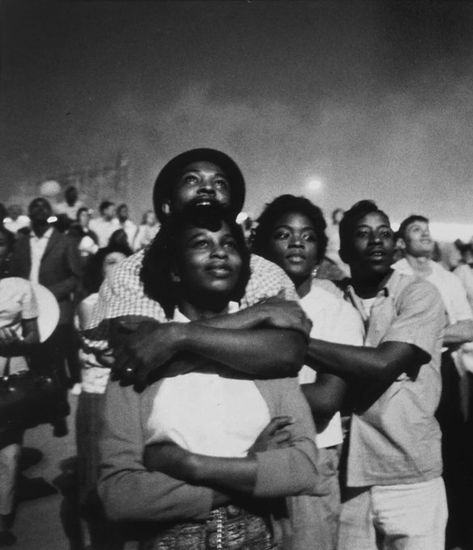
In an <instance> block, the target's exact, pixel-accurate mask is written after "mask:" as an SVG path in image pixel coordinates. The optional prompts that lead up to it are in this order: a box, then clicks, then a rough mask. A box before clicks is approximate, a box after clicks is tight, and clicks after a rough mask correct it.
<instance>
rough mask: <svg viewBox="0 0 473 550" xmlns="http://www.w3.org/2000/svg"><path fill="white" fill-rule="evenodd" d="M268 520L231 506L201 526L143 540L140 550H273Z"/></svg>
mask: <svg viewBox="0 0 473 550" xmlns="http://www.w3.org/2000/svg"><path fill="white" fill-rule="evenodd" d="M276 548H277V546H276V545H274V543H273V542H272V536H271V531H270V528H269V523H268V519H267V518H264V517H261V516H258V515H255V514H252V513H250V512H248V511H247V510H245V509H243V508H239V507H238V506H235V505H233V504H230V505H228V506H222V507H220V508H216V509H215V510H212V511H211V512H210V516H209V519H208V520H207V521H205V522H203V523H195V522H194V523H179V524H177V525H174V526H173V527H170V528H166V529H163V530H161V531H160V532H159V533H158V534H156V535H155V536H153V537H152V538H149V539H147V540H145V541H142V542H141V544H140V550H272V549H276Z"/></svg>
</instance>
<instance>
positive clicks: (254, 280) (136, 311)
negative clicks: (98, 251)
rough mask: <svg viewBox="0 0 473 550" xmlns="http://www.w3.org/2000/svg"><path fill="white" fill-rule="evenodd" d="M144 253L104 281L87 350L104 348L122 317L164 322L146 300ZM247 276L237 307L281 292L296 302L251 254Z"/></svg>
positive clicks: (282, 280) (279, 273) (277, 274)
mask: <svg viewBox="0 0 473 550" xmlns="http://www.w3.org/2000/svg"><path fill="white" fill-rule="evenodd" d="M143 257H144V251H143V250H140V251H139V252H136V253H135V254H133V255H132V256H130V257H129V258H126V259H125V260H123V261H122V262H120V264H119V265H117V267H116V268H115V270H114V272H113V274H112V277H111V280H110V281H104V283H103V284H102V286H101V288H100V293H99V300H98V302H97V305H96V307H95V310H94V314H93V316H92V320H91V322H90V324H89V325H88V326H87V327H85V328H86V330H85V331H84V333H83V336H84V339H85V343H86V345H87V346H88V347H91V348H94V349H96V350H105V349H107V348H108V330H109V323H108V320H110V319H116V318H117V317H123V316H125V315H139V316H143V317H150V318H152V319H155V320H157V321H160V322H166V321H168V319H167V318H166V315H165V314H164V311H163V309H162V307H161V306H160V305H159V303H158V302H156V301H154V300H152V299H151V298H148V297H147V296H146V295H145V293H144V290H143V283H142V282H141V280H140V270H141V266H142V263H143ZM250 266H251V277H250V280H249V281H248V284H247V286H246V291H245V295H244V297H243V298H242V301H241V307H242V308H244V307H248V306H251V305H254V304H256V303H257V302H259V301H261V300H263V299H265V298H269V297H271V296H275V295H277V294H278V293H279V292H281V291H283V296H284V298H285V299H286V300H298V296H297V293H296V290H295V288H294V285H293V283H292V282H291V280H290V279H289V277H288V276H287V275H286V273H285V272H284V271H283V270H282V269H281V268H280V267H279V266H277V265H276V264H274V263H272V262H270V261H268V260H266V259H265V258H262V257H261V256H256V255H255V254H253V255H252V256H251V261H250Z"/></svg>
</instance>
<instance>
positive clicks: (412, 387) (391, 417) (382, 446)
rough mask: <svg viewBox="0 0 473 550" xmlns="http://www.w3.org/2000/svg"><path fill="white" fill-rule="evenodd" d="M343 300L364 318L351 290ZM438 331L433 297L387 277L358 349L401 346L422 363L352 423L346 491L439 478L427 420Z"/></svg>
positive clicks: (440, 316)
mask: <svg viewBox="0 0 473 550" xmlns="http://www.w3.org/2000/svg"><path fill="white" fill-rule="evenodd" d="M347 296H349V297H350V298H351V301H352V302H353V303H354V305H356V306H357V309H358V310H359V311H360V314H361V315H362V316H363V315H365V314H363V313H362V311H363V310H362V306H361V304H360V303H359V302H360V300H359V298H358V297H357V296H356V295H355V294H354V291H353V288H351V287H348V288H347ZM444 327H445V310H444V307H443V303H442V299H441V297H440V295H439V292H438V291H437V289H436V288H435V287H434V286H433V285H432V284H431V283H429V282H427V281H425V280H423V279H420V278H418V277H414V276H411V275H405V274H402V273H400V272H398V271H394V272H393V273H392V275H391V277H390V278H389V280H388V282H387V284H386V286H385V287H384V288H383V289H381V290H380V291H379V293H378V295H377V296H376V300H375V302H374V304H373V306H372V308H371V312H370V316H369V319H367V320H366V335H365V346H370V347H377V346H378V345H379V344H381V343H382V342H404V343H408V344H412V345H413V346H415V347H416V348H418V349H420V350H422V351H423V352H424V353H425V356H426V357H427V358H428V360H427V362H426V363H425V364H423V365H422V366H421V367H420V368H418V369H413V370H412V371H410V370H409V369H406V371H405V372H403V373H402V374H401V375H400V376H399V377H398V378H397V379H396V380H395V381H394V382H393V383H392V384H391V385H390V386H389V387H388V389H387V390H386V391H385V392H384V393H383V394H382V395H381V396H380V397H379V398H378V399H377V400H376V401H375V402H374V403H373V404H372V405H371V406H369V408H365V410H357V411H356V412H355V413H354V414H353V415H352V422H351V430H350V439H349V450H348V465H347V484H348V485H349V486H351V487H362V486H372V485H398V484H407V483H417V482H421V481H427V480H430V479H433V478H436V477H438V476H440V475H441V473H442V458H441V449H440V442H441V432H440V428H439V425H438V423H437V420H436V419H435V416H434V415H435V411H436V409H437V406H438V403H439V400H440V391H441V377H440V354H441V347H442V338H443V329H444ZM366 384H369V382H366ZM360 391H363V388H361V389H360Z"/></svg>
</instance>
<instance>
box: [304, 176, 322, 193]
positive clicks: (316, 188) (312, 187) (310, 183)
mask: <svg viewBox="0 0 473 550" xmlns="http://www.w3.org/2000/svg"><path fill="white" fill-rule="evenodd" d="M305 186H306V189H307V191H308V192H309V193H320V192H321V191H322V189H323V187H324V184H323V181H322V180H321V179H320V178H316V177H315V178H310V179H308V180H307V182H306V184H305Z"/></svg>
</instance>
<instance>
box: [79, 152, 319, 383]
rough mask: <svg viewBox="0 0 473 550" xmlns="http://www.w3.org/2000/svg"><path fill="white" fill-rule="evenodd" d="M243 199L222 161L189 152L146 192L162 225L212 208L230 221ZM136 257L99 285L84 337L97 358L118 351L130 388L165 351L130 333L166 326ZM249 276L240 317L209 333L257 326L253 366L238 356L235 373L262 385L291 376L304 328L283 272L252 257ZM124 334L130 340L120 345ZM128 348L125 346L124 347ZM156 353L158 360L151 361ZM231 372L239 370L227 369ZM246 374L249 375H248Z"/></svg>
mask: <svg viewBox="0 0 473 550" xmlns="http://www.w3.org/2000/svg"><path fill="white" fill-rule="evenodd" d="M244 198H245V181H244V178H243V175H242V173H241V171H240V169H239V168H238V166H237V164H236V163H235V162H234V161H233V160H232V159H231V158H230V157H229V156H228V155H226V154H225V153H222V152H221V151H217V150H215V149H193V150H190V151H186V152H184V153H182V154H180V155H178V156H176V157H174V158H173V159H172V160H171V161H169V162H168V163H167V164H166V165H165V166H164V168H163V169H162V170H161V172H160V173H159V174H158V177H157V179H156V182H155V186H154V190H153V203H154V208H155V211H156V215H157V216H158V218H159V220H160V221H161V222H163V221H165V219H166V216H167V215H168V214H169V213H171V212H179V211H182V210H183V209H184V208H205V207H206V206H209V205H213V204H218V205H220V206H221V207H222V208H224V209H226V210H228V211H229V212H231V214H232V215H233V216H234V217H235V218H236V216H237V215H238V213H239V212H240V211H241V209H242V207H243V202H244ZM143 256H144V251H139V252H137V253H135V254H134V255H133V256H131V257H130V258H127V259H126V260H124V261H123V262H122V263H121V264H120V265H119V266H117V268H116V270H115V272H114V275H113V277H112V280H111V281H110V283H104V285H103V286H102V288H101V292H100V299H99V303H98V307H97V310H96V316H95V319H94V320H93V323H92V327H91V328H92V330H90V331H87V332H86V335H87V337H88V339H89V340H88V341H89V344H91V345H92V346H93V347H94V348H95V349H101V350H104V351H105V350H107V348H108V343H107V341H105V340H107V339H109V337H110V335H111V334H112V336H113V335H115V338H112V340H113V341H114V342H115V343H117V342H118V343H119V344H120V346H121V351H122V353H121V356H122V357H123V356H128V357H129V361H128V363H127V362H126V361H125V362H123V360H122V361H121V364H120V373H123V372H124V371H128V375H130V374H131V377H130V381H132V380H133V372H134V373H135V374H136V369H137V368H138V370H139V371H140V373H141V375H143V372H145V373H147V371H148V370H151V369H152V368H157V367H159V366H160V363H159V361H158V362H157V357H158V355H159V357H160V358H162V357H163V353H162V349H163V346H165V345H166V343H165V342H160V341H159V337H158V332H155V333H153V328H152V327H151V329H150V327H149V325H148V326H147V327H146V328H145V329H143V327H142V326H140V328H139V329H137V327H138V324H139V323H141V322H142V321H143V318H148V320H150V319H152V320H154V321H159V322H166V321H168V319H166V317H165V314H164V312H163V310H162V309H161V307H160V305H159V304H158V303H157V302H155V301H153V300H151V299H150V298H148V297H147V296H146V295H145V294H144V292H143V285H142V283H141V281H140V270H141V266H142V261H143ZM251 271H252V275H251V278H250V281H249V282H248V285H247V288H246V293H245V296H244V297H243V299H242V303H241V305H242V307H243V308H247V309H243V310H242V311H240V312H239V313H237V314H232V315H229V316H223V317H220V318H218V319H217V320H212V321H211V322H212V326H215V327H217V328H228V329H239V330H241V329H249V328H252V327H254V326H255V324H257V322H256V320H257V321H258V323H259V325H261V328H260V329H259V330H258V338H255V337H254V331H253V330H248V331H247V333H248V347H247V349H246V350H245V351H246V352H247V351H248V349H251V350H252V353H253V358H254V361H252V362H251V363H252V365H248V360H247V357H246V358H245V359H243V356H244V355H245V353H244V350H241V351H242V354H241V355H242V364H241V368H242V370H244V371H245V372H251V374H253V375H260V376H267V377H281V376H287V375H295V373H296V372H297V370H298V368H299V366H300V365H301V364H302V360H303V357H304V352H305V347H306V344H305V336H306V335H307V331H308V330H310V327H308V321H307V318H306V317H305V315H304V313H303V312H302V310H301V308H300V307H299V306H298V304H297V303H296V300H297V295H296V293H295V290H294V287H293V285H292V283H291V281H290V280H289V278H288V277H287V276H286V274H285V273H284V271H283V270H282V269H280V268H279V267H278V266H276V265H275V264H273V263H272V262H269V261H267V260H265V259H263V258H261V257H259V256H256V255H253V256H252V259H251ZM286 300H290V301H286ZM137 323H138V324H137ZM265 324H266V325H269V324H271V325H272V327H274V326H277V327H278V328H279V330H274V329H273V328H265V327H264V325H265ZM154 326H156V325H154ZM110 329H112V330H111V332H110ZM124 332H128V333H129V334H130V335H129V336H128V337H126V335H125V334H124ZM240 335H241V333H240ZM127 342H131V343H130V345H128V343H127ZM124 343H125V346H123V344H124ZM210 345H211V347H212V348H213V350H216V351H217V352H218V351H219V350H218V348H219V345H221V344H220V343H219V339H218V338H212V342H211V344H210ZM268 346H271V347H272V349H275V348H276V349H277V350H280V351H281V353H280V354H279V355H278V358H279V362H278V364H275V363H274V361H272V362H271V363H270V362H269V361H268V360H267V359H266V355H267V353H266V351H267V349H268ZM124 348H125V353H123V349H124ZM245 348H246V346H245ZM158 349H159V351H160V353H157V350H158ZM273 357H274V355H273ZM168 358H169V357H168ZM234 363H235V362H234ZM237 363H238V361H237ZM233 367H234V368H237V367H238V365H236V366H235V364H233ZM252 368H254V369H255V370H254V371H253V372H252V371H251V370H250V369H252Z"/></svg>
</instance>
